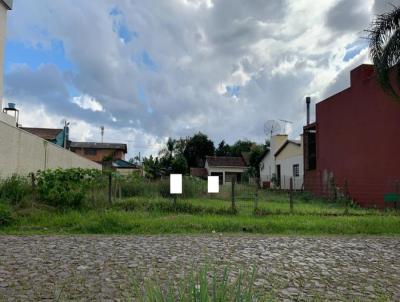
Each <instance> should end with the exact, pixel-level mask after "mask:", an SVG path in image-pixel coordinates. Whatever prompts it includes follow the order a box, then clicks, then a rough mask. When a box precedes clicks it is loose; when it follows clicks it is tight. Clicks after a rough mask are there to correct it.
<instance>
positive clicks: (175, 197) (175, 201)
mask: <svg viewBox="0 0 400 302" xmlns="http://www.w3.org/2000/svg"><path fill="white" fill-rule="evenodd" d="M177 199H178V195H177V194H174V206H175V207H176V203H177Z"/></svg>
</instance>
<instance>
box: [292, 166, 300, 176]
mask: <svg viewBox="0 0 400 302" xmlns="http://www.w3.org/2000/svg"><path fill="white" fill-rule="evenodd" d="M299 176H300V167H299V165H298V164H296V165H293V177H299Z"/></svg>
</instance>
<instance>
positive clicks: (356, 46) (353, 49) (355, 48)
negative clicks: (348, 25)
mask: <svg viewBox="0 0 400 302" xmlns="http://www.w3.org/2000/svg"><path fill="white" fill-rule="evenodd" d="M367 47H368V41H367V40H366V39H359V40H357V41H355V42H353V43H351V44H349V45H347V46H346V54H345V55H344V57H343V61H345V62H348V61H350V60H351V59H353V58H354V57H355V56H356V55H358V54H359V53H360V52H361V51H362V50H363V49H365V48H367Z"/></svg>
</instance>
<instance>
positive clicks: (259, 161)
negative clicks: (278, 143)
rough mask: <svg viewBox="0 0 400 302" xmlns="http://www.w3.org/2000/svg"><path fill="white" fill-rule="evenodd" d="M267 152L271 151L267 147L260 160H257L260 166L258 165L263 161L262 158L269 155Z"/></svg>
mask: <svg viewBox="0 0 400 302" xmlns="http://www.w3.org/2000/svg"><path fill="white" fill-rule="evenodd" d="M269 151H271V150H270V149H269V147H267V148H266V149H265V151H264V152H263V154H261V156H260V159H259V160H258V164H260V163H261V162H262V160H263V159H264V157H265V156H266V155H267V154H268V153H269Z"/></svg>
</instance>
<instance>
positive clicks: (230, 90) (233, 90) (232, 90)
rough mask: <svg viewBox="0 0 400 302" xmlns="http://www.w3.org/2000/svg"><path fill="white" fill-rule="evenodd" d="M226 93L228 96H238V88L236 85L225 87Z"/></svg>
mask: <svg viewBox="0 0 400 302" xmlns="http://www.w3.org/2000/svg"><path fill="white" fill-rule="evenodd" d="M226 93H227V94H228V95H229V96H239V93H240V86H238V85H232V86H226Z"/></svg>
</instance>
